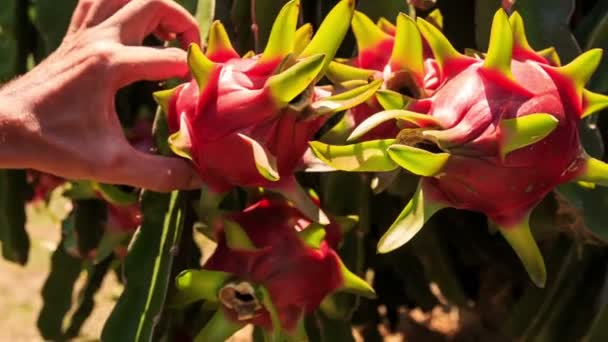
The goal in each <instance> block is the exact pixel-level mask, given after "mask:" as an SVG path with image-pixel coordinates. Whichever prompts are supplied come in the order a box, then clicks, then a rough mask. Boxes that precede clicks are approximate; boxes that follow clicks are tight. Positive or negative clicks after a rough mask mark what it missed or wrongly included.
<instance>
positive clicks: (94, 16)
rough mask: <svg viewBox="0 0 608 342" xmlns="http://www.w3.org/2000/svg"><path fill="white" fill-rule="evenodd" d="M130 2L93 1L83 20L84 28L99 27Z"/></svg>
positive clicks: (127, 0)
mask: <svg viewBox="0 0 608 342" xmlns="http://www.w3.org/2000/svg"><path fill="white" fill-rule="evenodd" d="M129 1H131V0H98V1H95V2H94V4H93V6H91V9H90V10H89V11H88V13H87V16H86V18H85V19H84V22H83V26H84V27H92V26H96V25H99V24H100V23H102V22H103V21H105V20H106V19H108V18H109V17H111V16H112V15H113V14H114V13H116V12H117V11H118V10H119V9H121V8H122V7H123V6H124V5H126V4H127V3H128V2H129Z"/></svg>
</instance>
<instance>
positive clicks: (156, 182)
mask: <svg viewBox="0 0 608 342" xmlns="http://www.w3.org/2000/svg"><path fill="white" fill-rule="evenodd" d="M114 176H117V178H115V179H113V183H118V184H126V185H131V186H134V187H137V188H143V189H149V190H153V191H158V192H168V191H172V190H176V189H183V190H186V189H188V190H189V189H197V188H200V187H201V186H202V180H201V179H200V177H199V176H198V173H197V172H196V170H195V169H194V167H193V166H192V164H191V162H189V161H187V160H185V159H178V158H171V157H162V156H157V155H152V154H147V153H144V152H140V151H137V150H135V149H133V151H132V153H130V154H129V158H128V159H126V160H125V161H124V163H123V164H122V166H121V167H119V168H118V169H117V170H116V172H115V175H114Z"/></svg>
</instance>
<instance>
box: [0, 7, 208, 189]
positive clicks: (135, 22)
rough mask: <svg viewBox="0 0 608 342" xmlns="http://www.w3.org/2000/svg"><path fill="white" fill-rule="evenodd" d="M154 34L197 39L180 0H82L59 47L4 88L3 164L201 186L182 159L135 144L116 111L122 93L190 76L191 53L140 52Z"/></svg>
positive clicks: (143, 183)
mask: <svg viewBox="0 0 608 342" xmlns="http://www.w3.org/2000/svg"><path fill="white" fill-rule="evenodd" d="M149 34H155V35H156V36H157V37H159V38H160V39H163V40H171V39H175V38H177V39H178V40H179V41H180V43H181V45H182V47H185V46H187V45H189V44H190V43H200V36H199V30H198V26H197V23H196V20H195V19H194V18H193V17H192V16H191V15H190V14H189V13H188V12H187V11H186V10H185V9H183V8H182V7H180V6H179V5H178V4H176V3H175V2H174V1H171V0H80V2H79V4H78V6H77V7H76V10H75V11H74V14H73V16H72V20H71V23H70V27H69V29H68V32H67V34H66V36H65V38H64V40H63V42H62V44H61V46H60V47H59V48H58V49H57V50H56V51H55V52H54V53H53V54H51V55H50V56H49V57H48V58H47V59H46V60H44V61H43V62H42V63H40V64H39V65H38V66H36V67H35V68H34V69H33V70H31V71H30V72H28V73H27V74H25V75H23V76H22V77H20V78H18V79H16V80H14V81H12V82H10V83H8V84H7V85H5V86H3V87H2V88H1V89H0V104H1V106H0V168H30V169H35V170H39V171H43V172H47V173H51V174H54V175H57V176H60V177H64V178H68V179H89V180H95V181H99V182H103V183H110V184H125V185H131V186H134V187H141V188H146V189H150V190H154V191H163V192H165V191H170V190H173V189H186V188H196V187H199V186H200V185H201V181H200V178H199V177H198V175H197V173H196V171H195V170H194V168H193V167H192V166H191V165H190V163H189V162H187V161H186V160H182V159H178V158H170V157H162V156H158V155H152V154H147V153H144V152H140V151H138V150H136V149H135V148H133V147H132V146H131V145H130V144H129V142H128V141H127V139H126V138H125V136H124V133H123V130H122V128H121V125H120V122H119V120H118V116H117V114H116V110H115V104H114V97H115V95H116V92H117V91H118V90H119V89H120V88H122V87H124V86H126V85H128V84H131V83H133V82H135V81H140V80H148V81H158V80H165V79H168V78H172V77H181V78H184V77H187V75H188V67H187V64H186V52H185V51H184V50H182V49H179V48H153V47H144V46H141V44H142V41H143V39H144V38H145V37H146V36H147V35H149Z"/></svg>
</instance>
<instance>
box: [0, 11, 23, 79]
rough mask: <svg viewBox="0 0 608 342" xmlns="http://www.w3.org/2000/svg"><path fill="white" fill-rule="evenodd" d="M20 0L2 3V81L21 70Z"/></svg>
mask: <svg viewBox="0 0 608 342" xmlns="http://www.w3.org/2000/svg"><path fill="white" fill-rule="evenodd" d="M19 2H20V1H19V0H5V1H3V2H2V4H0V27H1V28H2V30H1V31H0V60H1V61H2V63H0V83H2V82H3V81H8V80H9V79H10V78H11V77H13V76H14V75H15V74H17V73H18V72H19V70H18V69H19V64H20V61H19V57H20V53H19V41H18V30H19V29H20V27H19V22H18V19H17V18H18V15H17V10H18V8H19Z"/></svg>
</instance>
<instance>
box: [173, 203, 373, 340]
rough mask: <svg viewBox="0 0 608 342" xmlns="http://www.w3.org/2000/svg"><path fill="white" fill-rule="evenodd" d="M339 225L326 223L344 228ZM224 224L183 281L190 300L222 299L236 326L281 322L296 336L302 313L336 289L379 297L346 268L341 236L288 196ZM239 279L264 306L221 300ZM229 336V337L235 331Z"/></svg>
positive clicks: (225, 314) (180, 286) (207, 330)
mask: <svg viewBox="0 0 608 342" xmlns="http://www.w3.org/2000/svg"><path fill="white" fill-rule="evenodd" d="M336 225H337V224H336V223H331V224H330V226H328V227H327V229H328V230H329V231H331V230H335V229H339V227H337V226H336ZM221 226H222V227H220V228H221V229H217V230H216V236H217V242H218V246H217V248H216V250H215V251H214V254H213V255H212V256H211V258H210V259H209V260H208V261H207V262H206V263H205V265H204V269H203V270H201V271H198V270H187V271H184V272H183V273H182V274H181V275H180V276H178V279H177V286H178V289H180V291H182V294H183V293H189V296H190V298H189V302H193V301H196V300H198V299H205V300H208V301H212V302H217V301H220V306H221V308H220V310H219V312H220V315H222V317H223V318H222V319H223V320H228V321H231V322H232V323H234V324H236V326H235V327H234V328H235V329H237V328H240V327H242V326H244V325H245V324H247V323H253V324H255V325H258V326H261V327H263V328H264V329H265V330H266V331H272V330H274V329H277V326H278V327H279V328H280V329H282V330H284V331H286V332H287V333H288V334H295V333H296V330H298V327H299V325H300V324H301V322H302V318H303V317H304V315H305V314H309V313H311V312H312V311H314V310H315V309H316V308H317V307H318V306H319V304H320V303H321V301H322V300H323V299H324V298H325V297H326V296H327V295H329V294H331V293H334V292H335V291H339V290H344V291H351V292H355V293H358V294H362V295H366V296H374V292H373V290H372V289H371V287H369V286H368V285H367V284H366V283H365V282H364V281H363V280H361V279H360V278H358V277H357V276H355V275H354V274H353V273H351V272H350V271H348V270H347V269H346V267H344V265H343V263H342V261H340V258H339V256H338V254H337V253H336V252H335V250H334V248H336V246H334V245H332V244H333V243H336V242H337V241H335V240H333V239H326V238H325V228H323V227H322V226H321V225H318V224H316V223H312V222H311V221H310V220H308V219H307V218H306V217H304V216H303V215H302V214H301V213H300V212H299V211H298V210H297V209H296V208H294V207H292V206H290V205H288V204H287V202H285V201H283V200H268V199H263V200H261V201H259V202H257V203H255V204H253V205H252V206H250V207H248V208H247V209H245V210H244V211H242V212H240V213H236V214H233V215H231V217H230V221H224V222H223V224H221ZM216 228H217V227H216ZM220 274H223V275H224V276H220V277H218V276H217V275H220ZM211 279H217V283H216V285H215V287H213V289H212V290H206V292H203V291H201V290H200V288H199V289H198V290H197V284H198V282H203V283H205V282H207V283H208V282H209V281H212V280H211ZM240 283H246V284H248V285H247V288H249V289H251V291H250V292H248V293H247V294H249V295H250V296H252V297H250V299H251V300H252V301H253V300H255V301H257V302H258V303H259V304H260V305H259V306H257V307H256V308H255V310H254V311H253V312H250V311H247V312H245V313H244V312H243V311H241V310H240V309H239V308H236V307H230V306H229V305H228V304H226V302H225V301H223V300H222V295H221V293H222V291H223V290H222V289H224V290H225V289H226V288H228V287H229V286H231V285H230V284H240ZM199 285H200V284H199ZM254 289H255V291H253V290H254ZM197 291H198V292H197ZM241 295H243V293H241ZM218 296H219V298H218ZM268 299H270V301H268ZM212 322H213V320H212ZM210 324H211V326H206V327H205V328H204V329H203V331H202V332H201V335H199V337H200V336H206V337H209V335H208V334H216V333H217V332H216V330H217V329H219V328H218V326H219V325H214V324H217V323H210ZM226 334H227V335H226V336H225V337H224V338H227V337H228V336H230V334H232V332H227V333H226Z"/></svg>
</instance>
